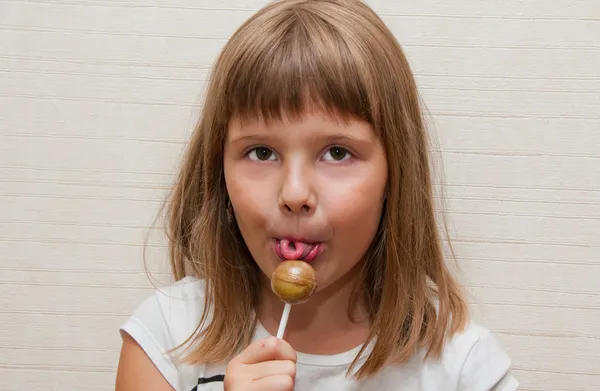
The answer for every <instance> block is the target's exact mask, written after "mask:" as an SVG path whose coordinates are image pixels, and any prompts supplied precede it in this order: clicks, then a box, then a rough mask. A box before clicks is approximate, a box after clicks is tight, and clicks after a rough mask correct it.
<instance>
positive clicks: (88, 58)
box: [0, 0, 600, 391]
mask: <svg viewBox="0 0 600 391" xmlns="http://www.w3.org/2000/svg"><path fill="white" fill-rule="evenodd" d="M264 3H265V2H264V1H262V0H260V1H259V0H247V1H241V0H239V1H235V0H220V1H215V0H169V1H166V0H163V1H160V0H30V1H18V0H0V140H1V141H0V389H1V390H5V391H16V390H26V389H37V388H39V387H43V388H44V389H45V390H61V391H66V390H107V389H111V388H112V387H113V382H114V372H115V367H116V364H117V359H118V352H119V347H120V339H119V334H118V331H117V329H118V326H119V325H120V323H121V322H123V320H124V319H125V317H126V316H127V315H128V314H129V313H130V312H131V311H132V309H133V308H134V306H135V305H136V304H137V303H138V302H139V301H140V300H141V299H142V298H144V297H146V296H147V295H148V294H150V288H151V284H150V283H149V281H148V279H147V277H146V276H145V274H144V272H143V264H142V257H141V255H142V244H143V240H144V235H145V233H146V232H147V229H146V227H147V226H148V224H149V223H151V222H152V219H153V217H154V215H155V213H156V211H157V208H158V207H159V205H160V200H161V197H162V196H163V195H164V194H165V191H166V188H167V186H168V185H169V183H170V181H171V180H172V174H173V172H174V168H175V166H176V164H177V161H178V157H179V156H180V153H181V151H182V147H183V142H184V141H185V139H186V138H187V137H188V135H189V131H190V129H191V128H192V126H193V123H194V120H195V118H196V115H197V112H198V107H199V105H200V102H201V100H200V97H201V93H202V88H203V85H204V80H205V79H206V75H207V72H208V70H209V67H210V66H211V64H212V62H213V60H214V59H215V57H216V55H217V53H218V52H219V50H220V48H221V47H222V46H223V45H224V43H225V41H226V39H227V37H228V36H229V35H230V34H231V33H233V31H234V29H235V28H236V27H237V26H238V25H239V24H241V23H242V22H243V21H244V20H245V19H246V18H247V17H248V16H250V14H251V13H252V12H253V11H255V10H257V9H258V8H259V7H260V6H262V5H263V4H264ZM369 3H370V4H371V5H372V6H373V7H374V8H375V9H376V10H377V11H379V13H380V14H381V15H382V16H383V18H384V19H385V21H386V22H387V23H388V25H389V26H390V27H391V28H392V29H393V31H394V33H395V34H396V35H397V37H398V38H399V40H400V41H401V43H402V44H403V46H404V48H405V50H406V53H407V55H408V57H409V60H410V61H411V64H412V66H413V70H414V72H415V74H416V76H417V79H418V83H419V85H420V87H421V91H422V94H423V97H424V99H425V102H426V103H427V105H428V108H429V110H430V112H431V114H432V118H433V121H434V122H435V127H436V133H437V137H438V138H439V145H440V148H441V151H442V153H441V155H442V157H443V160H444V169H445V172H446V174H445V175H446V177H445V178H446V183H447V187H446V192H447V196H448V201H447V203H448V211H449V212H450V222H451V226H452V230H453V232H454V234H453V236H454V244H455V246H456V249H457V252H458V255H459V256H460V257H461V264H462V267H463V269H464V273H465V278H466V280H467V282H468V284H469V287H470V289H471V292H472V294H473V307H474V309H475V311H476V314H477V318H478V320H479V321H480V322H482V323H483V324H484V325H486V326H488V327H490V328H491V329H492V330H493V331H495V332H496V333H497V335H498V336H499V338H500V339H501V340H502V341H503V343H504V344H505V347H506V348H507V350H508V351H509V352H510V354H511V356H512V357H513V360H514V372H515V374H516V375H517V376H518V378H519V379H520V380H521V382H522V389H523V390H530V391H533V390H536V391H541V390H551V391H559V390H561V391H580V390H597V389H600V369H599V368H600V239H599V238H598V232H599V231H600V169H599V168H600V166H599V163H600V152H599V151H600V129H599V127H600V2H598V1H597V0H578V1H573V0H553V1H547V0H530V1H527V2H523V1H517V0H507V1H502V2H501V1H476V0H463V1H460V2H448V1H442V0H424V1H394V0H372V1H369ZM150 243H151V246H150V248H149V253H148V257H149V263H150V269H151V270H152V271H153V272H154V276H155V277H156V278H157V279H158V280H159V282H167V281H168V275H167V274H166V272H167V271H168V269H167V268H166V267H165V266H164V261H165V259H164V251H165V248H164V242H163V241H162V240H161V239H160V237H159V236H158V235H152V237H151V241H150Z"/></svg>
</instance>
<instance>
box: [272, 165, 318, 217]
mask: <svg viewBox="0 0 600 391" xmlns="http://www.w3.org/2000/svg"><path fill="white" fill-rule="evenodd" d="M316 198H317V197H316V194H315V192H314V189H313V180H312V175H311V173H310V170H307V169H303V168H301V167H290V168H289V169H288V170H285V171H284V172H283V180H282V185H281V191H280V194H279V208H280V209H281V211H282V212H283V213H285V214H302V215H307V216H308V215H312V214H313V213H314V211H315V208H316V201H317V200H316Z"/></svg>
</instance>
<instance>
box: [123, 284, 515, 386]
mask: <svg viewBox="0 0 600 391" xmlns="http://www.w3.org/2000/svg"><path fill="white" fill-rule="evenodd" d="M203 297H204V284H203V282H202V281H201V280H198V279H194V278H191V277H186V278H184V279H183V280H181V281H178V282H177V283H175V284H173V285H170V286H168V287H166V288H161V289H158V290H156V292H155V293H154V294H153V295H152V296H151V297H149V298H147V299H146V300H144V301H143V302H142V303H141V304H140V305H139V306H138V308H137V309H136V310H135V311H134V313H133V314H132V316H131V317H130V318H129V319H128V320H127V321H126V322H125V324H123V326H122V327H121V330H123V331H125V332H126V333H128V334H129V335H131V337H133V339H135V340H136V341H137V343H138V344H139V345H140V346H141V347H142V349H144V351H145V352H146V354H147V355H148V357H150V359H151V360H152V361H153V362H154V364H155V365H156V367H157V368H158V370H159V371H160V372H161V373H162V375H163V376H164V377H165V378H166V379H167V381H168V382H169V383H170V384H171V386H172V387H173V388H174V389H175V390H176V391H208V390H223V376H224V374H225V367H226V364H225V363H221V364H211V365H188V364H183V363H180V362H178V361H177V360H176V359H174V358H173V357H172V355H170V354H169V352H170V351H171V349H173V348H175V347H177V346H179V345H180V344H182V343H184V342H185V341H186V340H187V339H188V337H189V336H190V335H192V334H193V333H194V331H195V330H196V327H197V326H198V323H199V320H200V316H201V314H202V308H203V305H204V301H203ZM269 335H270V334H269V333H268V332H267V331H266V330H265V329H264V327H262V326H261V325H260V324H259V325H258V327H257V330H256V333H255V336H254V338H255V339H260V338H264V337H267V336H269ZM359 349H360V347H357V348H355V349H352V350H350V351H347V352H344V353H340V354H336V355H328V356H319V355H312V354H304V353H299V352H298V353H297V357H298V360H297V363H296V382H295V390H296V391H310V390H328V391H329V390H340V391H351V390H352V391H354V390H364V391H375V390H377V391H387V390H390V391H391V390H394V391H489V390H491V388H492V387H493V386H494V385H496V384H497V383H498V382H499V381H500V380H502V381H501V383H500V385H497V386H496V388H495V390H498V391H514V390H516V389H517V386H518V382H517V381H516V380H515V379H514V378H513V377H512V376H511V375H510V373H509V368H510V358H509V357H508V355H507V354H506V353H505V352H504V350H503V349H502V347H501V346H500V344H499V343H498V341H497V340H496V339H495V338H494V337H493V335H492V334H491V333H490V332H489V331H488V330H486V329H484V328H482V327H480V326H478V325H476V324H474V323H471V324H470V325H469V326H468V327H467V329H466V330H465V331H464V332H462V333H460V334H457V335H455V336H454V337H453V338H452V339H451V340H449V341H448V342H447V343H446V346H445V347H444V351H443V353H442V356H441V357H440V358H439V359H437V360H433V359H428V360H427V361H423V359H422V358H423V354H417V355H415V357H413V358H412V359H411V360H410V361H409V362H408V363H406V364H404V365H402V366H390V367H387V368H385V369H384V370H382V371H381V372H380V373H378V374H377V375H376V376H375V377H372V378H369V379H366V380H362V381H360V382H359V381H355V380H352V379H347V378H346V376H345V375H346V370H347V368H348V365H349V364H350V363H351V362H352V361H353V359H354V357H355V355H356V354H357V353H358V351H359ZM363 357H364V356H363ZM359 367H360V365H359Z"/></svg>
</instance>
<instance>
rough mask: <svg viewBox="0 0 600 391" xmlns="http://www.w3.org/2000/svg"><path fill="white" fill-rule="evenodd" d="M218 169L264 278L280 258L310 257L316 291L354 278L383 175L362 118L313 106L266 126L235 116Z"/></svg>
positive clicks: (371, 229)
mask: <svg viewBox="0 0 600 391" xmlns="http://www.w3.org/2000/svg"><path fill="white" fill-rule="evenodd" d="M224 169H225V181H226V185H227V191H228V194H229V198H230V200H231V204H232V206H233V209H234V211H235V219H236V221H237V224H238V226H239V229H240V232H241V234H242V236H243V238H244V241H245V243H246V246H247V247H248V249H249V250H250V253H251V254H252V256H253V258H254V260H255V261H256V263H257V264H258V266H259V267H260V269H261V270H262V271H263V273H264V274H265V275H266V276H267V277H268V278H270V277H271V274H272V272H273V271H274V270H275V268H276V267H277V265H278V264H279V263H280V262H282V260H284V259H303V260H305V261H306V262H310V263H311V264H312V266H313V267H314V269H315V271H316V273H317V285H318V288H317V289H318V290H322V289H325V288H327V287H328V286H330V285H331V284H333V283H335V282H336V281H338V280H340V279H342V278H344V277H352V276H350V275H349V274H350V273H351V271H352V270H356V269H353V267H354V266H355V265H356V264H357V263H358V262H359V261H360V260H361V259H362V258H363V256H364V254H365V252H366V251H367V249H368V247H369V245H370V244H371V242H372V240H373V238H374V235H375V233H376V231H377V227H378V224H379V221H380V218H381V211H382V206H383V201H384V193H385V187H386V182H387V161H386V157H385V151H384V147H383V144H382V142H381V141H380V140H379V138H378V137H377V136H376V135H375V133H374V132H373V129H372V128H371V126H370V125H369V124H368V123H366V122H363V121H360V120H350V121H348V122H343V121H341V120H340V121H338V120H336V118H335V117H332V116H328V115H325V114H322V113H318V112H312V113H308V114H307V115H306V116H304V117H303V118H302V120H297V121H292V120H284V121H278V122H273V123H270V124H269V125H266V124H265V123H264V122H261V121H255V122H242V121H240V120H238V119H234V120H232V121H231V122H230V124H229V129H228V134H227V139H226V142H225V153H224Z"/></svg>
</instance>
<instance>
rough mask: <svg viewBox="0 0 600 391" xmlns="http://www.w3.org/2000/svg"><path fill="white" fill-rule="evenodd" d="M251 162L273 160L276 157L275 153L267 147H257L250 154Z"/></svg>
mask: <svg viewBox="0 0 600 391" xmlns="http://www.w3.org/2000/svg"><path fill="white" fill-rule="evenodd" d="M248 157H249V158H250V160H263V161H264V160H273V159H271V158H274V157H275V155H274V153H273V151H271V150H270V149H269V148H266V147H256V148H254V149H252V150H251V151H250V153H248Z"/></svg>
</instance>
